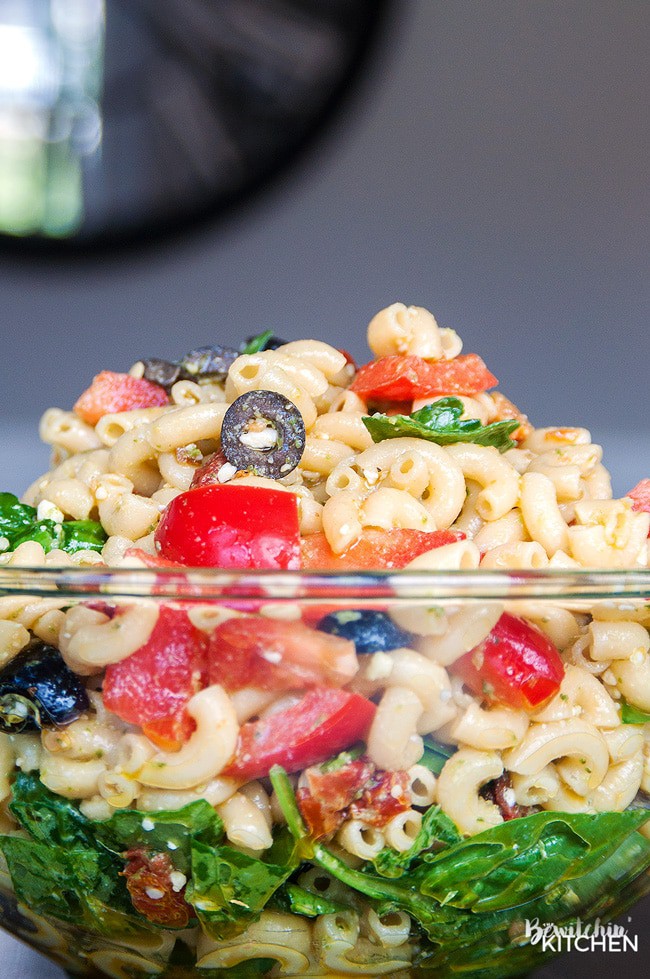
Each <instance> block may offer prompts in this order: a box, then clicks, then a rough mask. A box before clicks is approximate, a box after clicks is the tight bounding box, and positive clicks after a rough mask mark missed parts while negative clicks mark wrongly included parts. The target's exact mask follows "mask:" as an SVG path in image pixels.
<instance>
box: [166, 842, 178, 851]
mask: <svg viewBox="0 0 650 979" xmlns="http://www.w3.org/2000/svg"><path fill="white" fill-rule="evenodd" d="M167 849H168V850H178V843H174V842H172V840H167Z"/></svg>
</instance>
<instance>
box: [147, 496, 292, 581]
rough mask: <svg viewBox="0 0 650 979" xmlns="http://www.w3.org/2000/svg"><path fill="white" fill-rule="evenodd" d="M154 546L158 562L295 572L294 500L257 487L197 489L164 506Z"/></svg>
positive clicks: (189, 565)
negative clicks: (158, 555) (163, 559)
mask: <svg viewBox="0 0 650 979" xmlns="http://www.w3.org/2000/svg"><path fill="white" fill-rule="evenodd" d="M155 542H156V547H157V549H158V553H159V554H160V556H161V557H163V558H165V559H166V560H168V561H176V562H178V564H183V565H185V566H188V567H210V568H258V569H259V568H273V569H276V570H286V569H290V570H297V569H298V568H299V567H300V543H299V542H300V530H299V527H298V503H297V499H296V496H295V495H294V494H293V493H286V492H283V491H282V490H275V489H265V488H262V487H258V486H229V485H227V484H225V485H223V486H217V485H211V486H198V487H197V488H196V489H190V490H188V491H187V492H186V493H180V494H179V495H178V496H176V497H174V499H173V500H172V501H171V503H169V504H168V506H167V508H166V509H165V512H164V513H163V515H162V517H161V519H160V523H159V524H158V527H157V528H156V533H155Z"/></svg>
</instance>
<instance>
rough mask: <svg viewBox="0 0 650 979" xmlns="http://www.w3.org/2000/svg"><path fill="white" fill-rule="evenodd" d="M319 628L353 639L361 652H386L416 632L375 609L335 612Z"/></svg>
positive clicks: (398, 646)
mask: <svg viewBox="0 0 650 979" xmlns="http://www.w3.org/2000/svg"><path fill="white" fill-rule="evenodd" d="M316 628H317V629H320V631H321V632H329V633H331V634H332V635H334V636H341V637H342V638H343V639H351V640H352V642H353V643H354V645H355V649H356V651H357V653H386V652H389V651H390V650H391V649H399V648H400V647H401V646H410V645H411V643H412V642H413V636H412V635H411V634H410V633H409V632H405V631H404V630H403V629H400V628H399V626H396V625H395V623H394V622H393V620H392V619H391V618H390V616H388V615H386V613H385V612H375V611H374V610H372V609H351V610H350V611H346V610H342V611H341V612H331V613H330V614H329V615H326V616H325V617H324V618H322V619H321V620H320V622H319V623H318V625H317V626H316Z"/></svg>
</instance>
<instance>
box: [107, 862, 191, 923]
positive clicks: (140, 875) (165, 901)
mask: <svg viewBox="0 0 650 979" xmlns="http://www.w3.org/2000/svg"><path fill="white" fill-rule="evenodd" d="M125 856H126V859H127V864H126V867H125V868H124V871H123V876H124V877H126V886H127V889H128V891H129V894H130V895H131V903H132V904H133V907H134V908H135V909H136V911H139V912H140V914H142V915H144V917H145V918H148V919H149V921H153V922H155V924H157V925H164V926H165V927H166V928H186V927H187V926H188V924H189V922H190V918H193V917H194V909H193V908H192V906H191V905H190V904H188V903H187V901H186V900H185V896H184V895H185V887H181V888H180V889H179V890H174V886H173V883H172V878H171V875H172V872H173V870H174V865H173V864H172V861H171V857H170V856H169V854H168V853H154V854H151V853H149V852H147V851H146V850H144V849H137V850H127V852H126V854H125Z"/></svg>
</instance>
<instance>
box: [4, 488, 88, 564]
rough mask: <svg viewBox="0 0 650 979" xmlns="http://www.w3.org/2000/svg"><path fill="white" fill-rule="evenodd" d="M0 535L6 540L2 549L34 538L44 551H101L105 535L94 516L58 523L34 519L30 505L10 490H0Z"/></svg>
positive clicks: (13, 548) (12, 547)
mask: <svg viewBox="0 0 650 979" xmlns="http://www.w3.org/2000/svg"><path fill="white" fill-rule="evenodd" d="M0 537H4V538H5V541H6V542H7V543H8V547H7V546H5V548H4V550H12V551H13V550H15V549H16V548H17V547H18V546H19V544H24V543H25V542H26V541H36V543H38V544H40V545H41V546H42V548H43V550H44V551H45V552H46V553H47V552H48V551H52V550H54V549H55V548H60V549H61V550H63V551H67V552H68V553H70V554H73V553H74V552H75V551H81V550H92V551H101V549H102V547H103V546H104V544H105V543H106V540H107V535H106V532H105V530H104V528H103V527H102V525H101V524H100V523H98V522H97V521H96V520H64V521H62V522H61V523H59V522H57V521H55V520H50V519H49V518H45V519H42V520H39V519H38V515H37V511H36V509H35V508H34V507H33V506H28V504H26V503H21V502H20V500H19V499H18V497H17V496H14V494H13V493H0Z"/></svg>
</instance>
